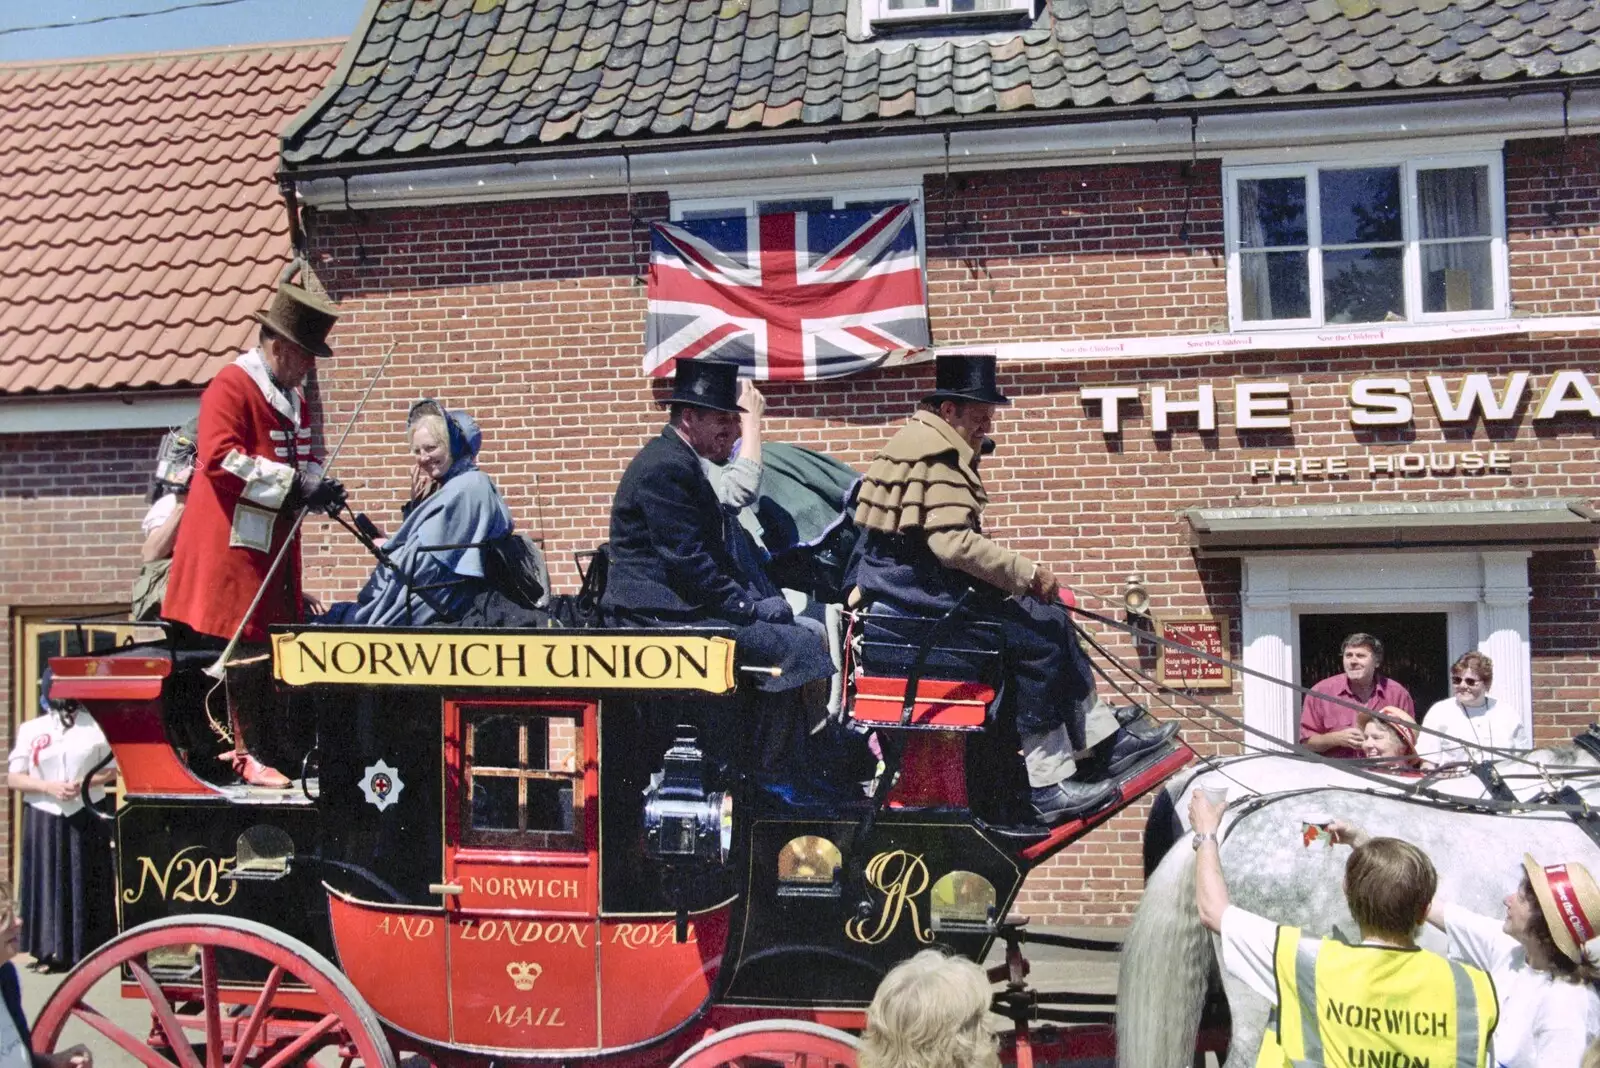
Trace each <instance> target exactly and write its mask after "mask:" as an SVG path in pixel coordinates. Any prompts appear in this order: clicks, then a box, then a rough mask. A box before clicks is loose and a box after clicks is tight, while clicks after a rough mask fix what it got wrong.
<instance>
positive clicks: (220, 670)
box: [206, 340, 400, 679]
mask: <svg viewBox="0 0 1600 1068" xmlns="http://www.w3.org/2000/svg"><path fill="white" fill-rule="evenodd" d="M399 344H400V342H399V341H398V340H391V341H390V342H389V351H387V352H385V353H384V354H383V360H382V361H381V362H380V363H379V364H378V369H377V370H376V371H374V372H372V381H370V382H368V383H367V391H366V392H365V393H363V394H361V400H359V401H358V402H356V410H355V411H353V412H351V413H350V419H349V421H348V422H346V423H345V425H344V433H342V434H340V435H339V441H338V443H337V444H336V445H334V447H333V452H332V453H330V454H329V456H328V462H327V463H326V464H324V465H323V468H322V473H323V475H324V476H325V477H326V476H327V475H328V473H329V472H331V471H332V470H333V465H334V464H335V463H337V462H338V460H339V453H340V452H342V451H343V450H344V443H345V441H346V439H348V438H349V437H350V431H351V430H352V429H354V428H355V425H356V420H357V419H360V418H361V412H362V409H364V408H365V407H366V406H367V398H369V397H371V396H372V390H373V388H374V387H376V386H377V384H378V379H380V378H382V377H383V370H384V368H386V367H388V366H389V357H391V356H393V355H394V350H395V348H396V347H398V346H399ZM309 511H311V506H310V505H304V504H303V505H301V506H300V511H299V513H298V514H296V515H295V517H294V524H293V525H292V526H290V527H289V536H288V537H287V538H285V539H284V542H283V546H282V547H281V548H280V549H279V550H278V555H276V556H274V557H273V558H272V566H271V567H269V568H267V573H266V575H265V577H263V578H262V580H261V585H259V586H257V587H256V595H255V597H254V598H252V599H251V601H250V607H249V608H247V609H245V611H244V616H243V617H241V618H240V620H239V625H238V626H237V627H235V628H234V630H233V637H232V638H230V639H228V644H227V646H226V647H225V648H224V649H223V650H222V654H221V655H220V656H218V657H217V659H216V662H215V663H213V664H212V665H211V666H210V667H208V668H206V674H207V675H210V676H211V677H212V678H214V679H220V678H222V676H223V675H225V674H227V671H228V661H229V659H231V658H232V656H233V651H234V649H235V648H237V647H238V645H239V638H240V636H241V635H243V634H244V628H245V626H246V625H247V624H248V623H249V622H250V617H251V616H253V615H255V614H256V608H257V606H259V605H260V604H261V598H262V597H264V596H266V593H267V587H268V586H270V585H271V584H272V579H273V576H274V575H276V574H277V573H278V568H279V567H281V566H282V565H283V560H284V557H286V556H287V555H288V554H289V547H290V546H291V545H293V544H294V539H295V536H296V535H298V534H299V533H300V524H302V523H304V522H305V521H306V513H307V512H309Z"/></svg>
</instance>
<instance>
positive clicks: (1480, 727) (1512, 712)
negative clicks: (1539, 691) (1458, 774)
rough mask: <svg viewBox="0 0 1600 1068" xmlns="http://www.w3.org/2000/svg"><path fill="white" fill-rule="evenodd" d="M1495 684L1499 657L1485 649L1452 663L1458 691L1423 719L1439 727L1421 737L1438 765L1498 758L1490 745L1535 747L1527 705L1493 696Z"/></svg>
mask: <svg viewBox="0 0 1600 1068" xmlns="http://www.w3.org/2000/svg"><path fill="white" fill-rule="evenodd" d="M1493 684H1494V661H1492V660H1490V659H1489V658H1488V657H1487V656H1484V655H1483V654H1482V653H1478V652H1472V653H1467V654H1466V655H1465V656H1463V657H1461V659H1459V660H1457V661H1456V662H1455V663H1454V664H1452V665H1450V685H1451V688H1452V692H1453V694H1454V696H1452V697H1447V698H1445V699H1444V700H1443V701H1439V702H1437V703H1436V704H1434V706H1433V707H1432V708H1430V709H1428V714H1427V715H1426V716H1424V717H1423V719H1422V725H1423V726H1424V727H1426V728H1427V729H1428V731H1429V732H1438V733H1424V734H1423V735H1422V737H1421V738H1419V739H1418V740H1417V755H1418V756H1420V757H1421V758H1422V759H1423V760H1426V761H1428V762H1429V763H1430V764H1435V765H1438V764H1452V763H1456V762H1459V761H1464V760H1471V761H1480V760H1493V759H1494V754H1493V753H1486V752H1485V750H1486V749H1487V750H1492V749H1532V748H1533V739H1532V738H1530V737H1529V736H1528V727H1527V724H1525V723H1524V722H1523V719H1522V710H1521V709H1518V708H1514V707H1512V706H1510V705H1507V704H1506V703H1505V702H1504V701H1499V700H1496V699H1495V698H1493V697H1490V696H1489V687H1490V686H1491V685H1493ZM1440 735H1448V736H1449V737H1440Z"/></svg>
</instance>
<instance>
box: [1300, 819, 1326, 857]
mask: <svg viewBox="0 0 1600 1068" xmlns="http://www.w3.org/2000/svg"><path fill="white" fill-rule="evenodd" d="M1318 842H1321V843H1322V846H1323V848H1324V849H1332V848H1333V817H1332V816H1328V815H1324V814H1323V813H1320V812H1312V813H1307V814H1306V815H1305V816H1303V817H1301V820H1300V844H1301V845H1303V846H1305V847H1306V848H1307V849H1310V848H1311V847H1312V846H1314V845H1316V844H1317V843H1318Z"/></svg>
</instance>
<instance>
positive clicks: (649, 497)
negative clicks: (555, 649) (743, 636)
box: [601, 426, 755, 624]
mask: <svg viewBox="0 0 1600 1068" xmlns="http://www.w3.org/2000/svg"><path fill="white" fill-rule="evenodd" d="M727 521H728V519H727V517H726V515H725V513H724V512H723V510H722V506H721V505H720V504H719V503H718V502H717V493H716V490H714V489H712V487H711V482H710V481H709V480H708V479H707V478H706V475H705V472H704V471H703V470H701V467H700V457H699V456H698V455H696V453H695V451H694V449H692V448H690V446H689V444H688V443H687V442H685V441H684V440H683V438H681V437H679V436H678V432H677V431H676V430H674V429H673V428H672V427H671V426H668V427H666V428H664V429H663V430H662V431H661V436H660V437H657V438H655V439H654V440H652V441H650V442H649V443H648V444H647V445H645V447H644V448H643V449H640V450H639V454H638V455H637V456H635V457H634V458H633V462H631V463H630V464H628V469H627V470H626V471H624V472H623V474H622V482H621V483H620V484H618V486H617V495H616V499H615V500H613V501H612V502H611V540H610V551H611V575H610V578H609V579H608V581H607V583H606V592H605V596H604V597H603V598H602V602H601V603H602V604H603V605H604V607H606V608H607V609H610V610H613V611H615V610H622V611H623V612H628V613H640V614H644V615H648V616H654V617H656V618H658V619H662V620H670V619H674V618H676V619H682V620H684V621H690V620H698V619H705V620H712V619H716V620H724V621H726V622H729V623H735V624H744V623H749V622H751V621H752V620H753V619H754V618H755V615H754V609H753V604H754V599H753V597H752V594H751V592H750V591H749V590H747V589H745V588H744V587H743V586H742V585H741V584H740V583H739V581H738V580H737V578H736V577H735V576H737V575H738V574H739V568H738V565H737V564H736V563H735V562H734V559H733V554H732V553H730V552H729V551H728V540H727V537H726V530H725V527H724V523H726V522H727Z"/></svg>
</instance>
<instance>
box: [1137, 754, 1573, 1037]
mask: <svg viewBox="0 0 1600 1068" xmlns="http://www.w3.org/2000/svg"><path fill="white" fill-rule="evenodd" d="M1530 762H1531V763H1530ZM1215 763H1216V765H1218V770H1202V771H1201V772H1199V773H1197V774H1195V775H1193V776H1191V777H1190V778H1189V779H1187V780H1185V781H1182V782H1174V783H1172V784H1169V790H1168V791H1167V793H1166V795H1165V796H1164V798H1158V801H1157V804H1156V806H1155V808H1154V809H1153V818H1152V824H1153V826H1152V827H1151V829H1150V835H1151V837H1152V839H1155V840H1158V841H1164V842H1167V843H1171V842H1172V841H1173V839H1174V837H1175V835H1174V825H1173V820H1174V817H1175V816H1179V817H1181V818H1182V821H1183V826H1185V827H1186V825H1187V811H1188V795H1189V793H1190V792H1191V791H1192V790H1194V789H1197V788H1199V786H1201V785H1203V784H1207V783H1218V784H1226V785H1228V786H1229V805H1230V811H1229V814H1228V818H1227V819H1226V820H1225V823H1224V829H1223V841H1222V849H1221V856H1222V867H1223V872H1224V875H1225V876H1226V878H1227V881H1228V888H1229V893H1230V896H1231V898H1232V900H1233V902H1234V903H1235V904H1237V905H1240V906H1242V907H1244V908H1247V909H1249V910H1250V911H1252V912H1256V913H1259V914H1261V915H1263V916H1266V917H1269V918H1271V919H1273V920H1276V921H1278V922H1279V923H1284V924H1292V925H1294V926H1297V927H1301V928H1303V929H1305V930H1306V931H1307V932H1308V933H1311V934H1318V935H1329V934H1333V933H1335V932H1339V933H1342V934H1346V935H1349V936H1352V937H1353V936H1355V934H1356V926H1355V922H1354V920H1352V919H1351V917H1350V912H1349V909H1348V908H1346V906H1345V901H1344V889H1343V878H1344V863H1345V858H1347V857H1348V856H1349V855H1350V850H1349V849H1347V848H1344V847H1342V846H1335V847H1329V846H1326V845H1325V844H1320V843H1319V844H1316V845H1313V846H1310V847H1307V846H1305V845H1304V844H1303V839H1302V837H1301V829H1302V822H1303V821H1304V820H1305V819H1306V817H1308V816H1319V817H1331V818H1333V819H1340V820H1345V821H1346V822H1349V823H1352V824H1355V825H1357V826H1360V827H1361V828H1362V829H1364V830H1366V831H1368V832H1369V833H1371V834H1374V835H1389V836H1393V837H1396V838H1403V839H1405V840H1406V841H1409V842H1413V843H1415V844H1416V845H1417V846H1419V847H1421V848H1422V849H1423V850H1425V851H1426V852H1427V853H1428V856H1429V857H1431V858H1432V860H1433V863H1434V865H1435V867H1437V868H1438V871H1439V899H1440V900H1441V901H1449V902H1454V903H1455V904H1458V905H1462V906H1464V907H1466V908H1468V909H1471V910H1473V911H1474V912H1478V913H1482V914H1484V915H1490V916H1499V915H1502V914H1503V906H1502V899H1503V898H1504V897H1505V895H1506V894H1507V893H1509V892H1510V891H1511V889H1512V888H1513V887H1515V886H1516V884H1517V883H1518V881H1519V880H1520V879H1521V877H1522V868H1521V860H1522V855H1523V853H1531V854H1533V856H1534V858H1535V859H1536V860H1538V861H1539V862H1540V863H1546V864H1549V863H1557V862H1560V861H1567V860H1573V861H1578V862H1580V863H1583V864H1585V865H1588V866H1590V867H1591V868H1594V867H1595V866H1596V865H1600V847H1597V846H1596V845H1595V843H1594V842H1593V841H1592V840H1591V839H1590V838H1589V837H1588V836H1587V835H1586V834H1585V833H1584V831H1583V830H1582V829H1581V828H1580V827H1578V826H1577V824H1575V823H1574V822H1573V821H1572V820H1571V819H1570V818H1569V817H1567V816H1566V815H1565V814H1563V813H1561V812H1559V811H1546V812H1540V811H1536V810H1535V811H1528V812H1518V813H1514V814H1487V813H1483V812H1480V811H1472V810H1468V809H1464V808H1460V809H1458V808H1453V807H1451V806H1450V805H1449V804H1448V803H1446V802H1442V801H1436V800H1426V799H1419V798H1413V797H1408V796H1406V791H1407V790H1408V789H1409V788H1410V787H1412V786H1414V784H1415V781H1416V780H1414V779H1412V780H1407V779H1403V778H1399V777H1394V778H1393V780H1392V781H1393V792H1392V793H1390V792H1387V791H1386V789H1385V787H1384V786H1383V785H1382V784H1380V783H1377V782H1373V781H1371V780H1369V779H1366V778H1362V777H1358V776H1355V775H1351V774H1348V773H1346V772H1343V771H1341V770H1340V769H1339V768H1337V767H1335V766H1330V765H1326V764H1319V763H1313V762H1309V761H1304V760H1299V759H1296V758H1293V757H1288V756H1263V757H1243V758H1237V759H1236V760H1233V761H1217V762H1215ZM1536 765H1543V766H1544V767H1546V768H1548V769H1550V770H1551V774H1552V777H1553V778H1557V779H1559V777H1560V776H1562V774H1563V773H1564V772H1565V773H1572V772H1586V771H1588V770H1591V769H1594V770H1597V771H1600V761H1596V760H1595V759H1594V758H1593V757H1591V756H1590V755H1589V754H1588V753H1587V752H1585V751H1584V750H1582V749H1578V748H1576V747H1560V748H1557V749H1550V750H1536V751H1535V752H1534V753H1532V754H1529V757H1528V758H1527V761H1500V762H1498V764H1497V766H1498V767H1499V769H1500V770H1501V771H1502V773H1503V774H1505V775H1506V776H1508V778H1510V781H1511V782H1512V783H1513V784H1514V789H1515V790H1516V792H1517V794H1518V795H1519V796H1531V795H1532V794H1534V793H1537V792H1538V791H1539V790H1540V789H1542V788H1544V786H1545V783H1544V782H1543V781H1542V776H1541V775H1540V774H1539V773H1538V771H1537V770H1536V767H1535V766H1536ZM1530 774H1531V776H1532V777H1531V778H1529V777H1525V776H1528V775H1530ZM1512 776H1516V777H1514V778H1511V777H1512ZM1383 778H1388V777H1383ZM1449 782H1450V785H1448V786H1446V787H1444V788H1445V789H1448V790H1450V791H1452V792H1454V793H1456V794H1457V796H1467V797H1479V796H1482V795H1483V793H1484V791H1483V789H1482V787H1481V786H1480V785H1479V784H1478V780H1476V779H1473V778H1461V779H1455V780H1450V781H1449ZM1571 782H1572V784H1573V785H1574V787H1575V788H1577V789H1578V790H1579V792H1580V793H1582V794H1583V795H1584V796H1585V798H1586V799H1587V800H1589V801H1591V802H1593V803H1596V804H1600V778H1591V777H1574V778H1572V779H1571ZM1147 856H1148V854H1147ZM1423 944H1424V945H1426V946H1429V948H1433V949H1440V950H1442V949H1443V948H1444V947H1443V941H1442V939H1439V938H1438V937H1437V932H1429V933H1427V934H1425V935H1424V938H1423ZM1218 960H1219V952H1218V948H1217V945H1216V941H1215V939H1214V937H1213V936H1212V935H1211V934H1210V932H1208V931H1207V930H1206V929H1205V928H1204V927H1202V926H1201V924H1200V917H1199V914H1198V912H1197V911H1196V909H1195V903H1194V853H1193V851H1192V850H1191V849H1190V848H1189V847H1188V845H1187V843H1182V844H1179V845H1178V847H1177V848H1171V849H1168V850H1167V851H1166V853H1165V856H1164V857H1161V858H1160V861H1159V864H1157V865H1156V866H1155V869H1154V871H1153V872H1151V874H1150V875H1149V877H1148V879H1147V881H1146V884H1145V891H1144V896H1143V898H1142V899H1141V900H1140V903H1139V908H1138V911H1137V912H1136V913H1135V915H1134V920H1133V925H1132V927H1131V928H1130V929H1129V931H1128V936H1127V939H1126V940H1125V941H1124V943H1123V948H1122V959H1121V970H1120V976H1119V982H1118V990H1117V1064H1118V1068H1185V1066H1187V1065H1188V1064H1189V1063H1190V1060H1191V1058H1192V1057H1193V1054H1194V1046H1195V1037H1196V1033H1197V1031H1198V1029H1199V1025H1200V1016H1201V1008H1202V1005H1203V1002H1204V1000H1205V997H1206V993H1207V989H1208V986H1209V984H1210V983H1211V982H1213V981H1215V976H1216V975H1217V974H1218V973H1219V971H1220V969H1219V968H1218ZM1221 982H1222V988H1223V992H1224V994H1225V995H1226V997H1227V1001H1228V1007H1229V1010H1230V1013H1231V1016H1232V1021H1233V1023H1232V1038H1231V1045H1230V1049H1229V1054H1228V1060H1227V1062H1226V1063H1227V1068H1249V1066H1250V1065H1253V1064H1254V1063H1255V1058H1256V1054H1257V1052H1258V1049H1259V1045H1260V1041H1261V1034H1262V1031H1263V1030H1264V1028H1265V1026H1266V1020H1267V1010H1268V1005H1267V1003H1266V1002H1265V1001H1264V1000H1263V999H1262V998H1261V997H1260V996H1259V995H1257V994H1255V993H1254V992H1253V991H1251V990H1250V989H1249V988H1247V987H1246V986H1245V985H1244V984H1243V983H1240V982H1238V981H1237V980H1235V979H1233V978H1232V977H1231V976H1228V975H1225V974H1224V975H1222V977H1221Z"/></svg>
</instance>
